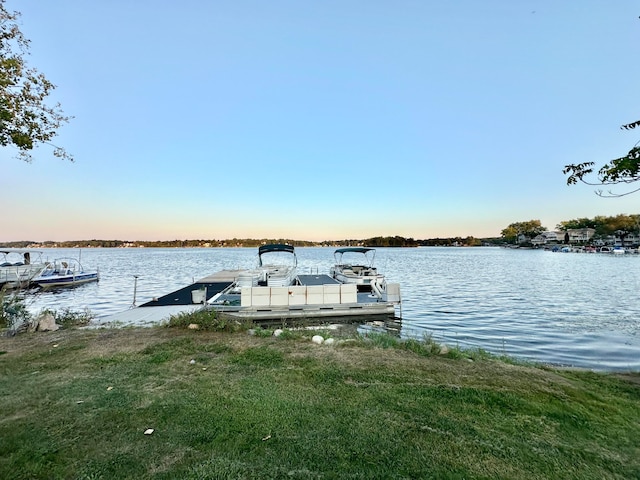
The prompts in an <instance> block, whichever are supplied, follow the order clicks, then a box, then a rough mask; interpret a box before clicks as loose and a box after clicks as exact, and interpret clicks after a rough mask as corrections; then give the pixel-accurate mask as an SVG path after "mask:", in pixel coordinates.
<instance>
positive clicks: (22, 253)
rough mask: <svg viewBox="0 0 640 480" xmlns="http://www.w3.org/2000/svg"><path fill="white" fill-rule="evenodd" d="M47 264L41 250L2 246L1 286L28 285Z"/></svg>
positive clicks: (0, 254)
mask: <svg viewBox="0 0 640 480" xmlns="http://www.w3.org/2000/svg"><path fill="white" fill-rule="evenodd" d="M45 266H46V265H45V262H44V261H43V260H42V252H41V251H39V250H31V249H23V248H1V249H0V288H3V287H6V288H19V287H27V286H29V284H30V283H31V281H32V279H33V278H34V277H36V276H37V275H39V274H40V273H41V272H42V271H43V270H44V268H45Z"/></svg>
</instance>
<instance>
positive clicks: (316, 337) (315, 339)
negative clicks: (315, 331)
mask: <svg viewBox="0 0 640 480" xmlns="http://www.w3.org/2000/svg"><path fill="white" fill-rule="evenodd" d="M311 341H312V342H313V343H317V344H318V345H321V344H322V342H324V338H322V335H314V336H313V337H311Z"/></svg>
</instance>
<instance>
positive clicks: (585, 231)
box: [567, 228, 596, 243]
mask: <svg viewBox="0 0 640 480" xmlns="http://www.w3.org/2000/svg"><path fill="white" fill-rule="evenodd" d="M567 233H568V234H569V243H587V242H588V241H589V240H591V239H592V238H593V235H594V234H595V233H596V229H595V228H569V229H568V230H567Z"/></svg>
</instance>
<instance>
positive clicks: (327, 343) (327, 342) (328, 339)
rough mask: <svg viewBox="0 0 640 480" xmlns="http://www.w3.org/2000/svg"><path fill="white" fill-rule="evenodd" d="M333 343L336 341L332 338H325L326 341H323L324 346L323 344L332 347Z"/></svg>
mask: <svg viewBox="0 0 640 480" xmlns="http://www.w3.org/2000/svg"><path fill="white" fill-rule="evenodd" d="M335 342H336V341H335V340H334V339H333V338H327V339H326V340H325V341H324V344H325V345H333V344H334V343H335Z"/></svg>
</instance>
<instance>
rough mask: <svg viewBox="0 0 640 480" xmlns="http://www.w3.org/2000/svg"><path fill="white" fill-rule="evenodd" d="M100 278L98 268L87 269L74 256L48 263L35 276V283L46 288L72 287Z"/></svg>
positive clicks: (32, 281)
mask: <svg viewBox="0 0 640 480" xmlns="http://www.w3.org/2000/svg"><path fill="white" fill-rule="evenodd" d="M99 279H100V274H99V272H98V270H89V271H87V270H85V269H84V268H83V266H82V264H81V263H80V262H79V261H78V260H76V259H74V258H60V259H57V260H55V261H54V262H53V263H48V264H47V265H46V267H45V269H44V270H43V271H42V273H41V274H40V275H38V276H37V277H35V278H33V279H32V280H31V283H35V284H37V285H39V286H41V287H44V288H50V287H71V286H75V285H81V284H83V283H89V282H97V281H98V280H99Z"/></svg>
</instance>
